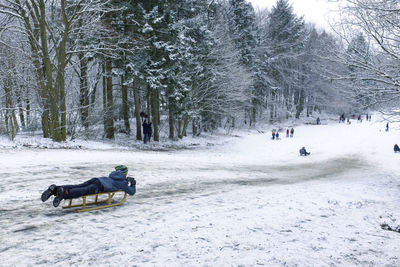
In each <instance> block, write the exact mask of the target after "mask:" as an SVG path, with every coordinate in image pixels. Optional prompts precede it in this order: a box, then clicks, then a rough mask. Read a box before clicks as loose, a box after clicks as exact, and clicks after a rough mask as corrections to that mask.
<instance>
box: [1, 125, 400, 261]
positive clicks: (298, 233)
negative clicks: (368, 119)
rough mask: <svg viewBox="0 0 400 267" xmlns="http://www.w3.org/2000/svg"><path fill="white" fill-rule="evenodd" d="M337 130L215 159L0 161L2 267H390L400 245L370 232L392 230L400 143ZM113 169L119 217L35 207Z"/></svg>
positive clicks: (19, 155) (25, 152) (22, 152)
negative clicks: (50, 191) (129, 184)
mask: <svg viewBox="0 0 400 267" xmlns="http://www.w3.org/2000/svg"><path fill="white" fill-rule="evenodd" d="M346 126H348V125H323V126H320V127H319V126H318V127H317V126H303V127H299V128H298V129H296V133H295V138H292V139H290V138H288V139H286V138H283V139H282V140H279V141H272V140H270V139H269V135H262V134H248V135H246V136H244V137H242V138H238V140H236V141H235V142H232V143H230V145H228V146H226V147H215V148H213V149H212V150H204V149H201V150H197V151H193V150H192V151H175V152H138V151H111V150H108V151H101V150H57V149H55V150H35V149H18V150H0V159H1V160H0V179H1V180H0V226H1V228H0V236H1V242H0V257H1V258H2V262H0V265H1V266H38V265H43V266H61V265H79V266H87V265H94V266H133V265H139V266H226V265H235V266H237V265H246V266H254V265H267V266H284V265H288V266H296V265H300V266H327V265H334V266H360V265H361V266H399V265H400V248H399V245H398V244H399V243H400V234H398V233H395V232H390V231H384V230H382V229H381V228H380V226H379V224H380V223H381V222H383V221H386V222H388V223H392V224H393V225H399V224H400V223H399V220H400V209H399V206H400V197H399V196H400V177H399V176H398V175H395V174H398V173H399V170H400V167H399V164H398V163H399V160H400V157H397V158H396V157H395V156H400V155H395V156H394V154H393V152H391V151H390V149H391V146H393V142H394V141H395V140H396V139H399V135H398V134H396V133H395V132H393V133H387V135H386V136H384V138H382V133H381V132H379V129H378V127H377V125H374V124H365V123H364V124H362V125H361V124H360V125H350V126H349V127H346ZM384 134H385V133H384ZM338 141H340V142H338ZM399 143H400V142H399ZM302 145H305V146H306V147H307V148H308V149H309V150H310V151H311V152H312V155H311V157H307V158H304V157H299V156H298V152H297V151H298V148H299V147H300V146H302ZM385 146H388V147H389V149H386V147H385ZM121 163H123V164H126V165H128V166H129V167H130V168H131V172H130V175H132V176H135V177H136V178H137V181H138V187H137V188H138V192H137V194H136V195H135V196H134V197H131V198H128V200H127V201H126V202H125V203H124V204H123V205H122V206H120V207H116V208H110V209H106V210H100V211H94V212H88V213H84V214H79V213H76V212H73V211H67V210H62V209H60V208H58V209H55V208H53V207H52V204H51V201H48V202H46V203H42V202H41V201H40V194H41V192H42V191H43V190H44V189H45V188H46V187H47V186H48V185H49V184H51V183H57V184H64V183H78V182H82V181H83V180H86V179H88V178H91V177H96V176H99V175H104V174H107V173H108V172H109V171H110V170H111V169H112V167H113V166H115V165H117V164H121ZM396 219H397V221H396Z"/></svg>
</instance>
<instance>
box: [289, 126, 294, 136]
mask: <svg viewBox="0 0 400 267" xmlns="http://www.w3.org/2000/svg"><path fill="white" fill-rule="evenodd" d="M293 134H294V129H293V128H292V129H290V137H293Z"/></svg>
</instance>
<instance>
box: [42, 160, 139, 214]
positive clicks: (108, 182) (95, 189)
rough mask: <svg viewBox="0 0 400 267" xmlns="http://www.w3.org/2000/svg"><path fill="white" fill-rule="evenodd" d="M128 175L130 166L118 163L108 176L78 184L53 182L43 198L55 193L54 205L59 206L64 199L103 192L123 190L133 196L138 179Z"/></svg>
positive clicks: (43, 194) (46, 198)
mask: <svg viewBox="0 0 400 267" xmlns="http://www.w3.org/2000/svg"><path fill="white" fill-rule="evenodd" d="M127 175H128V168H127V167H126V166H124V165H118V166H116V167H115V171H113V172H111V173H110V174H109V176H108V177H99V178H92V179H90V180H88V181H86V182H84V183H82V184H77V185H61V186H56V185H55V184H52V185H50V186H49V188H48V189H47V190H45V191H44V192H43V193H42V197H41V199H42V201H43V202H45V201H46V200H48V199H49V198H50V197H51V196H53V195H54V196H55V198H54V200H53V206H54V207H58V205H60V202H61V200H63V199H73V198H78V197H81V196H85V195H89V194H97V193H102V192H113V191H117V190H123V191H125V192H126V193H128V194H129V195H131V196H133V195H134V194H135V193H136V180H135V178H129V177H127ZM128 183H129V186H128Z"/></svg>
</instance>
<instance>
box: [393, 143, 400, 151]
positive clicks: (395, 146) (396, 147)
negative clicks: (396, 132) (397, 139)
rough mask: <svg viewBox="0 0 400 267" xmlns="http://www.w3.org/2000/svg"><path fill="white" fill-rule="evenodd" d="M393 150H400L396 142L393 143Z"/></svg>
mask: <svg viewBox="0 0 400 267" xmlns="http://www.w3.org/2000/svg"><path fill="white" fill-rule="evenodd" d="M393 150H394V152H400V148H399V146H398V145H397V144H395V145H394V147H393Z"/></svg>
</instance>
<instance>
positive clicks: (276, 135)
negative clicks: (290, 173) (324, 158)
mask: <svg viewBox="0 0 400 267" xmlns="http://www.w3.org/2000/svg"><path fill="white" fill-rule="evenodd" d="M319 123H320V120H319V118H318V120H317V124H319ZM293 135H294V128H293V127H292V128H291V129H290V130H289V128H287V129H286V137H289V136H290V137H293ZM275 139H276V140H278V139H279V131H277V130H276V129H272V140H275ZM299 152H300V156H308V155H310V154H311V153H310V152H307V150H306V148H305V147H304V146H303V147H302V148H301V149H300V150H299Z"/></svg>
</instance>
